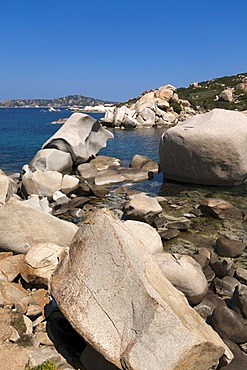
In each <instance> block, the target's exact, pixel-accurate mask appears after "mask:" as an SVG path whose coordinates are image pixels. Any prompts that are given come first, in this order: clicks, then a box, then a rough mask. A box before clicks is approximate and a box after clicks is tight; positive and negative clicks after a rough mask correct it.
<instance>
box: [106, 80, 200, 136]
mask: <svg viewBox="0 0 247 370" xmlns="http://www.w3.org/2000/svg"><path fill="white" fill-rule="evenodd" d="M193 114H195V111H194V110H193V109H192V108H191V107H190V103H189V101H187V100H182V99H179V97H178V94H177V93H176V88H175V87H174V86H172V85H165V86H162V87H160V88H159V89H157V90H152V91H146V92H144V93H143V94H142V95H141V96H140V97H139V98H138V99H137V101H136V102H135V103H132V104H131V103H128V104H126V105H122V106H121V107H109V108H107V110H106V113H105V116H104V118H102V120H101V121H102V122H103V123H104V124H107V125H110V126H112V127H118V128H125V129H133V128H143V127H164V126H172V125H174V124H176V123H177V122H178V120H184V119H185V118H186V117H190V116H191V115H193Z"/></svg>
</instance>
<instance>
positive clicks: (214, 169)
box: [160, 109, 247, 185]
mask: <svg viewBox="0 0 247 370" xmlns="http://www.w3.org/2000/svg"><path fill="white" fill-rule="evenodd" d="M246 142H247V117H246V116H245V115H244V114H242V113H240V112H235V111H230V110H224V109H213V110H212V111H211V112H208V113H205V114H202V115H197V116H195V117H192V118H189V119H188V120H187V121H185V122H182V123H179V124H178V125H177V126H175V127H172V128H170V129H168V130H167V131H166V132H165V133H164V134H163V135H162V137H161V141H160V166H161V169H162V170H163V173H164V177H165V178H167V179H171V180H176V181H183V182H190V183H196V184H205V185H238V184H241V183H243V182H244V181H246V178H247V160H246V158H247V145H246Z"/></svg>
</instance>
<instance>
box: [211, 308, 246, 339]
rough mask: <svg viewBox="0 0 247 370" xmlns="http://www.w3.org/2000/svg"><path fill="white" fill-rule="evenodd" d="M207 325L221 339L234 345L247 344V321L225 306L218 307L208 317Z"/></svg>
mask: <svg viewBox="0 0 247 370" xmlns="http://www.w3.org/2000/svg"><path fill="white" fill-rule="evenodd" d="M209 323H210V325H211V326H212V327H213V328H214V330H215V331H217V333H219V335H220V336H221V338H225V339H230V340H232V341H233V342H234V343H238V344H239V343H245V342H247V330H246V329H247V321H246V320H244V319H243V318H241V317H240V316H238V314H237V313H236V312H235V311H233V310H231V309H230V308H228V307H226V306H218V307H217V308H216V309H215V310H214V311H213V313H212V316H210V317H209Z"/></svg>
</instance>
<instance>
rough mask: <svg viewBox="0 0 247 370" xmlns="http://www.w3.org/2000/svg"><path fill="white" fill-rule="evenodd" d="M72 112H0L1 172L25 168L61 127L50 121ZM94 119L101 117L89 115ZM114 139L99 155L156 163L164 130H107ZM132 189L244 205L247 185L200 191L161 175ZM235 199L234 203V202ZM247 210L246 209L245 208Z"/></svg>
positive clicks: (199, 187)
mask: <svg viewBox="0 0 247 370" xmlns="http://www.w3.org/2000/svg"><path fill="white" fill-rule="evenodd" d="M70 115H71V111H67V110H66V109H61V111H60V112H48V111H45V112H41V111H40V109H39V108H15V109H5V108H2V109H0V168H1V169H2V170H4V171H6V172H7V173H11V172H20V171H21V168H22V166H23V165H24V164H26V163H29V162H30V161H31V159H32V158H33V156H34V155H35V153H36V152H37V151H38V150H39V149H40V148H41V146H42V144H43V143H44V142H45V141H46V140H47V139H48V138H49V137H50V136H52V135H53V134H54V133H55V132H56V131H57V130H58V129H59V128H60V127H61V126H60V125H52V124H51V122H52V121H56V120H58V119H59V118H65V117H69V116H70ZM92 116H93V117H94V118H96V119H99V118H100V117H102V114H92ZM110 131H111V132H112V133H113V134H114V139H112V140H108V142H107V146H106V148H103V149H102V150H101V151H100V152H99V154H104V155H109V156H114V157H117V158H119V159H121V160H122V161H123V165H124V166H128V164H129V162H130V160H131V158H132V157H133V156H134V155H135V154H142V155H145V156H147V157H149V158H151V159H153V160H155V161H157V162H158V161H159V140H160V136H161V135H162V133H163V131H164V130H163V129H138V130H134V131H127V130H119V129H110ZM134 187H135V189H138V190H140V191H146V192H148V193H150V194H151V195H157V194H159V195H164V196H166V195H174V196H179V195H180V194H183V193H184V192H185V191H187V190H197V191H199V192H202V193H204V194H205V195H207V196H212V197H216V196H217V197H219V196H222V197H224V198H225V199H229V200H230V201H232V200H236V202H237V203H243V199H244V200H246V195H247V184H245V185H242V186H238V187H227V188H221V187H203V186H198V185H190V184H183V183H175V182H170V181H166V182H165V183H163V175H162V173H160V174H158V175H156V176H155V177H154V179H153V180H151V181H143V182H140V183H135V184H134ZM235 198H236V199H235ZM246 206H247V205H246Z"/></svg>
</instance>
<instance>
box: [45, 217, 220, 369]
mask: <svg viewBox="0 0 247 370" xmlns="http://www.w3.org/2000/svg"><path fill="white" fill-rule="evenodd" d="M82 246H83V248H82ZM51 291H52V294H53V296H54V297H55V299H56V301H57V303H58V305H59V307H61V309H62V311H63V313H64V314H65V316H66V317H67V318H68V319H69V321H70V322H71V323H72V325H73V326H74V328H76V330H77V331H78V332H79V333H80V334H81V335H83V336H84V338H85V339H86V340H87V342H89V343H90V344H91V345H92V346H93V347H94V348H95V349H97V350H98V351H99V352H100V353H102V354H103V356H104V357H105V358H106V359H108V360H109V361H111V362H112V363H114V364H115V365H116V366H117V367H118V368H120V369H122V368H126V369H133V370H137V369H142V370H145V369H147V370H148V369H150V366H152V368H155V369H156V370H159V369H164V364H165V368H166V369H167V370H170V369H174V370H175V369H178V368H184V369H189V368H190V369H191V368H196V369H197V370H199V369H200V370H206V369H209V368H212V367H215V366H216V365H217V364H218V361H219V358H220V357H221V356H222V355H223V353H224V350H225V348H224V347H225V345H224V344H223V342H222V341H221V340H220V338H219V337H218V336H217V335H216V333H214V331H213V330H212V329H211V328H210V327H209V326H207V325H206V324H205V322H204V320H203V319H202V318H200V317H199V315H198V314H196V312H195V311H194V310H193V309H192V308H190V307H189V305H188V304H187V301H186V299H185V298H184V296H183V294H182V293H180V292H179V291H178V290H176V288H174V287H173V286H172V285H171V284H170V282H169V281H168V280H167V279H166V278H165V277H164V275H163V274H162V273H161V271H160V269H159V267H158V264H157V263H156V262H155V261H154V259H153V257H152V256H151V254H150V253H149V252H148V250H147V249H146V247H145V245H143V244H142V243H141V241H140V240H138V239H137V238H136V237H133V235H130V233H129V228H127V227H126V226H125V224H124V223H123V222H121V221H120V220H118V219H115V218H113V217H112V215H111V214H109V213H108V212H102V211H98V212H96V213H95V214H94V215H93V216H92V217H91V218H90V219H88V220H87V221H86V222H85V223H84V225H83V226H82V227H81V228H80V229H79V231H78V233H77V234H76V236H75V238H74V240H73V243H72V245H71V247H70V250H69V252H68V254H67V255H63V259H62V261H61V263H60V264H59V266H58V267H57V269H56V270H55V272H54V274H53V277H52V282H51Z"/></svg>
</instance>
